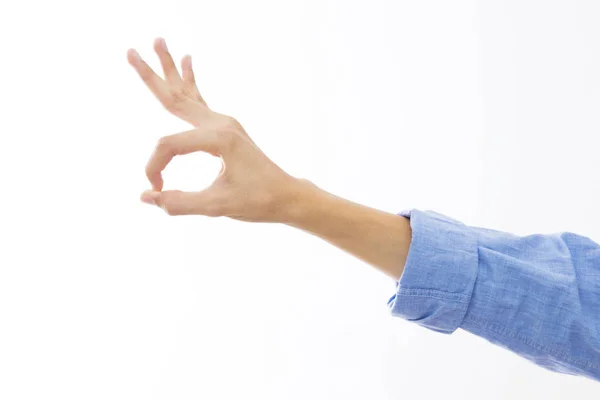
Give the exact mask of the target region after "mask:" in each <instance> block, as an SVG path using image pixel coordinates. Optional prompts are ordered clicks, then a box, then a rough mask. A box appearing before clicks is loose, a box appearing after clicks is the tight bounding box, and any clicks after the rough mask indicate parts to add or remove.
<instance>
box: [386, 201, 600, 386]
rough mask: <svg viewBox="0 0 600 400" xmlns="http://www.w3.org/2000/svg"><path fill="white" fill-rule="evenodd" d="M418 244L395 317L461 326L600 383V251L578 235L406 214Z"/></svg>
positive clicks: (446, 327) (444, 328) (399, 286)
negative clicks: (502, 228) (527, 232)
mask: <svg viewBox="0 0 600 400" xmlns="http://www.w3.org/2000/svg"><path fill="white" fill-rule="evenodd" d="M399 215H401V216H403V217H406V218H409V219H410V226H411V228H412V242H411V245H410V248H409V253H408V258H407V260H406V265H405V267H404V272H403V273H402V276H401V278H400V280H399V281H398V282H396V293H395V294H394V295H393V296H392V297H391V298H390V299H389V301H388V307H389V308H390V311H391V314H392V315H393V316H397V317H401V318H404V319H407V320H409V321H413V322H415V323H417V324H419V325H422V326H424V327H426V328H428V329H431V330H434V331H436V332H441V333H446V334H450V333H452V332H454V331H455V330H456V329H458V328H461V329H463V330H465V331H468V332H471V333H473V334H475V335H477V336H480V337H483V338H485V339H486V340H488V341H490V342H491V343H494V344H496V345H499V346H502V347H504V348H506V349H508V350H510V351H513V352H514V353H516V354H518V355H520V356H522V357H525V358H527V359H528V360H530V361H532V362H534V363H536V364H538V365H540V366H542V367H545V368H547V369H550V370H552V371H556V372H561V373H566V374H573V375H582V376H586V377H588V378H592V379H595V380H600V245H598V244H597V243H595V242H594V241H592V240H590V239H589V238H587V237H584V236H580V235H577V234H574V233H568V232H560V233H554V234H545V235H542V234H534V235H528V236H517V235H514V234H511V233H506V232H500V231H496V230H492V229H485V228H478V227H471V226H467V225H465V224H463V223H461V222H459V221H457V220H455V219H453V218H450V217H447V216H444V215H442V214H439V213H436V212H433V211H421V210H418V209H412V210H405V211H402V212H400V213H399Z"/></svg>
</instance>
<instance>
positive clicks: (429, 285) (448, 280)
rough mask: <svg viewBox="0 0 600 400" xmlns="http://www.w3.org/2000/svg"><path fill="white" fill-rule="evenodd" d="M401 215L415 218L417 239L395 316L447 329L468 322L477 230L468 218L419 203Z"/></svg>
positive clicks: (393, 306)
mask: <svg viewBox="0 0 600 400" xmlns="http://www.w3.org/2000/svg"><path fill="white" fill-rule="evenodd" d="M398 215H400V216H403V217H406V218H408V219H409V220H410V226H411V228H412V241H411V244H410V247H409V251H408V256H407V259H406V264H405V266H404V271H403V273H402V276H401V277H400V280H399V281H397V282H396V293H395V294H394V295H393V296H392V297H391V298H390V299H389V300H388V303H387V304H388V307H389V309H390V311H391V314H392V316H395V317H401V318H404V319H406V320H408V321H412V322H415V323H417V324H419V325H421V326H424V327H426V328H428V329H431V330H433V331H436V332H441V333H447V334H449V333H452V332H454V331H455V330H456V329H457V328H458V327H459V326H460V325H461V323H462V321H463V319H464V317H465V314H466V312H467V309H468V307H469V303H470V301H471V295H472V293H473V287H474V285H475V280H476V278H477V268H478V251H477V236H476V233H475V231H474V230H473V229H471V228H470V227H468V226H466V225H465V224H463V223H461V222H459V221H457V220H455V219H452V218H450V217H447V216H445V215H442V214H439V213H436V212H434V211H429V210H428V211H421V210H418V209H412V210H404V211H401V212H400V213H398Z"/></svg>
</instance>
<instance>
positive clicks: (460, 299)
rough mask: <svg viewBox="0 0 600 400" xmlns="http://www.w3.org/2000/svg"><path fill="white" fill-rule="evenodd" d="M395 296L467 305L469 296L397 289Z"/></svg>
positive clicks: (434, 291)
mask: <svg viewBox="0 0 600 400" xmlns="http://www.w3.org/2000/svg"><path fill="white" fill-rule="evenodd" d="M396 295H397V296H411V297H424V298H429V299H436V300H445V301H452V302H455V303H461V304H466V305H468V304H469V296H468V295H466V294H461V293H449V292H443V291H440V290H435V289H406V288H402V287H401V288H399V289H398V291H397V292H396Z"/></svg>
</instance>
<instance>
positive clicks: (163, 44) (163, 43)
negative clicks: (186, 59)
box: [160, 38, 169, 52]
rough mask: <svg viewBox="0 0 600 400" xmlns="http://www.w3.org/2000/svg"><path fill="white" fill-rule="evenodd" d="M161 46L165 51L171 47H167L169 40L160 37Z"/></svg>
mask: <svg viewBox="0 0 600 400" xmlns="http://www.w3.org/2000/svg"><path fill="white" fill-rule="evenodd" d="M160 48H161V49H163V51H165V52H168V51H169V49H167V42H166V41H165V39H163V38H160Z"/></svg>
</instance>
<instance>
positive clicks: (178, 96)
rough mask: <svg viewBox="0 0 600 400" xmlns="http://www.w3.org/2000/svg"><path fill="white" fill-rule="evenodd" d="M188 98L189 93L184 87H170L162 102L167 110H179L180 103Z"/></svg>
mask: <svg viewBox="0 0 600 400" xmlns="http://www.w3.org/2000/svg"><path fill="white" fill-rule="evenodd" d="M189 98H190V93H189V91H188V90H187V89H186V88H177V89H172V90H171V91H170V93H169V96H168V97H167V100H166V101H165V103H164V106H165V108H166V109H167V110H169V111H179V110H180V109H181V105H182V103H183V102H185V101H186V100H187V99H189Z"/></svg>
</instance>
